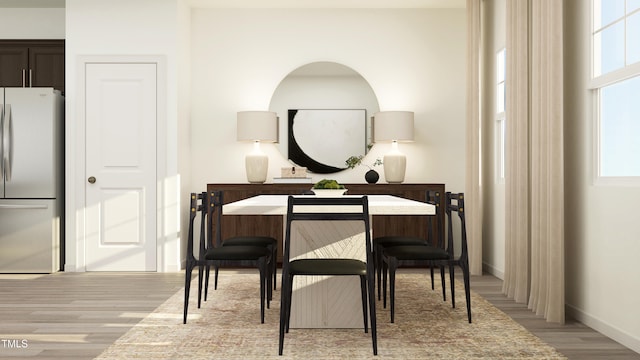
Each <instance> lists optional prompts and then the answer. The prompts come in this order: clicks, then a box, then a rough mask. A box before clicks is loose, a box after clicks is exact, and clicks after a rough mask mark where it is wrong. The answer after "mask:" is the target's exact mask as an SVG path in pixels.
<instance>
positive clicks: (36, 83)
mask: <svg viewBox="0 0 640 360" xmlns="http://www.w3.org/2000/svg"><path fill="white" fill-rule="evenodd" d="M0 87H53V88H54V89H56V90H60V91H61V92H62V93H64V40H0Z"/></svg>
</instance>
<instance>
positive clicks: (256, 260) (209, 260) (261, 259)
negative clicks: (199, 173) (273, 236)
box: [183, 192, 271, 324]
mask: <svg viewBox="0 0 640 360" xmlns="http://www.w3.org/2000/svg"><path fill="white" fill-rule="evenodd" d="M214 204H215V202H214V199H213V198H212V196H211V194H210V193H209V192H203V193H191V198H190V207H189V230H188V235H187V258H186V266H185V283H184V317H183V323H184V324H186V323H187V311H188V306H189V292H190V288H191V273H192V271H193V269H194V268H195V267H196V266H197V267H198V308H200V299H201V297H202V282H203V272H204V268H205V267H210V266H226V265H227V264H232V265H234V264H237V262H239V261H244V262H245V263H247V264H248V265H250V266H253V267H256V268H257V269H258V270H259V273H260V322H261V323H264V312H265V298H266V297H267V296H266V289H267V288H269V287H270V285H271V284H270V283H271V281H270V277H269V276H268V274H269V268H268V266H269V262H270V261H271V251H269V250H268V249H267V248H265V247H262V246H228V247H224V246H218V247H215V246H209V245H207V243H209V242H208V241H207V235H206V234H207V231H206V228H207V227H209V228H210V227H211V217H210V216H209V214H210V210H209V209H210V208H211V207H212V206H215V205H214ZM198 214H200V240H199V247H198V248H199V252H198V257H197V258H196V257H195V255H194V223H195V220H196V218H197V215H198ZM266 301H267V303H268V301H269V299H267V300H266Z"/></svg>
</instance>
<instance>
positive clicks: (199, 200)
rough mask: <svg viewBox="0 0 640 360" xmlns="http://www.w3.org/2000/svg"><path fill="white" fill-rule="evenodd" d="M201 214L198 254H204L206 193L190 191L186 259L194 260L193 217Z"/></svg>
mask: <svg viewBox="0 0 640 360" xmlns="http://www.w3.org/2000/svg"><path fill="white" fill-rule="evenodd" d="M198 214H200V215H201V221H200V241H199V246H200V254H204V250H203V248H204V239H205V223H206V221H205V219H206V193H191V195H190V201H189V231H188V235H187V260H195V256H194V254H193V246H194V244H193V243H194V240H193V234H194V227H195V225H194V223H195V219H196V218H197V217H198Z"/></svg>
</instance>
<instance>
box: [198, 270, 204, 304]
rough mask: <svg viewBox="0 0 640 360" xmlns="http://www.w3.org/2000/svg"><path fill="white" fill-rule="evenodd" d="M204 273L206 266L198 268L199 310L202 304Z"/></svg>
mask: <svg viewBox="0 0 640 360" xmlns="http://www.w3.org/2000/svg"><path fill="white" fill-rule="evenodd" d="M203 271H204V265H200V266H198V309H200V305H201V303H202V273H203Z"/></svg>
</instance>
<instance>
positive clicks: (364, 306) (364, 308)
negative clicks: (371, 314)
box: [360, 275, 369, 333]
mask: <svg viewBox="0 0 640 360" xmlns="http://www.w3.org/2000/svg"><path fill="white" fill-rule="evenodd" d="M360 293H361V297H362V318H363V319H364V332H365V333H368V332H369V328H368V326H369V320H368V319H367V277H366V276H365V275H362V276H360Z"/></svg>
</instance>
